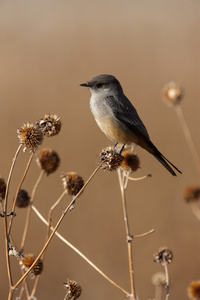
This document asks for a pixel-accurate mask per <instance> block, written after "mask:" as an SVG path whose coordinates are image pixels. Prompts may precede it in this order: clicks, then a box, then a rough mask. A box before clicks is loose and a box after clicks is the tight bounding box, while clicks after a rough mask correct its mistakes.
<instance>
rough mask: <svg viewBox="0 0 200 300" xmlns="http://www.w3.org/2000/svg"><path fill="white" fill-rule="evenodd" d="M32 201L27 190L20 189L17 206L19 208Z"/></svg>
mask: <svg viewBox="0 0 200 300" xmlns="http://www.w3.org/2000/svg"><path fill="white" fill-rule="evenodd" d="M29 203H30V197H29V195H28V193H27V191H25V190H19V193H18V195H17V201H16V206H17V207H19V208H24V207H27V206H28V205H29Z"/></svg>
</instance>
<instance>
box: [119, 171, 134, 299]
mask: <svg viewBox="0 0 200 300" xmlns="http://www.w3.org/2000/svg"><path fill="white" fill-rule="evenodd" d="M118 177H119V183H120V190H121V195H122V206H123V214H124V222H125V228H126V236H127V247H128V261H129V275H130V286H131V296H130V299H133V300H136V291H135V283H134V276H133V273H134V271H133V254H132V252H133V251H132V240H133V238H132V236H131V234H130V229H129V222H128V213H127V206H126V196H125V187H126V186H127V174H124V172H123V171H122V170H120V169H118Z"/></svg>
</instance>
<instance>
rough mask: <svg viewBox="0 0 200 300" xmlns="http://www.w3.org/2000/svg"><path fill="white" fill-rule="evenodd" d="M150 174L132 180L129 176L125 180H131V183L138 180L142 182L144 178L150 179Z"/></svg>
mask: <svg viewBox="0 0 200 300" xmlns="http://www.w3.org/2000/svg"><path fill="white" fill-rule="evenodd" d="M151 176H152V174H147V175H144V176H142V177H138V178H134V177H130V176H127V178H128V179H129V180H133V181H138V180H142V179H145V178H148V177H151Z"/></svg>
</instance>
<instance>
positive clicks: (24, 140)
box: [17, 123, 43, 152]
mask: <svg viewBox="0 0 200 300" xmlns="http://www.w3.org/2000/svg"><path fill="white" fill-rule="evenodd" d="M17 135H18V138H19V142H20V144H22V145H23V146H24V151H26V150H29V151H32V152H35V151H36V149H37V148H38V146H39V145H41V144H42V142H43V133H42V131H41V130H40V128H39V127H38V126H37V125H35V124H32V123H27V124H24V125H23V126H22V127H21V128H20V129H18V130H17Z"/></svg>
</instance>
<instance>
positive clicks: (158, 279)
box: [151, 272, 166, 286]
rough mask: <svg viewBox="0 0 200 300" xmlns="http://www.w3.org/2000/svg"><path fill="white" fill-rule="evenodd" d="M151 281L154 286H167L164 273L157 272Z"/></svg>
mask: <svg viewBox="0 0 200 300" xmlns="http://www.w3.org/2000/svg"><path fill="white" fill-rule="evenodd" d="M151 281H152V283H153V285H156V286H165V285H166V275H165V273H163V272H157V273H155V274H154V275H153V276H152V278H151Z"/></svg>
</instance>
